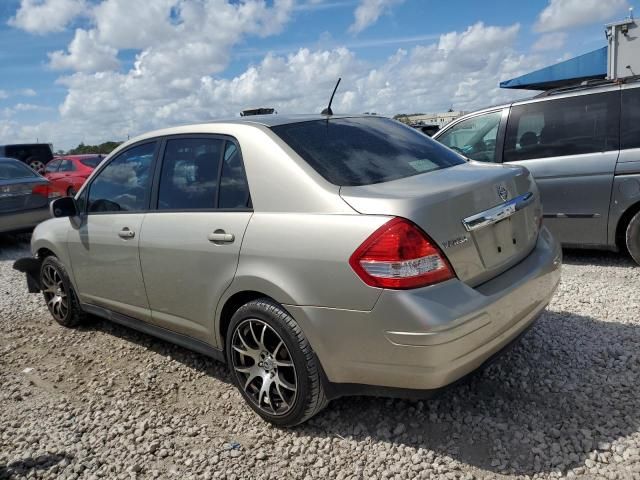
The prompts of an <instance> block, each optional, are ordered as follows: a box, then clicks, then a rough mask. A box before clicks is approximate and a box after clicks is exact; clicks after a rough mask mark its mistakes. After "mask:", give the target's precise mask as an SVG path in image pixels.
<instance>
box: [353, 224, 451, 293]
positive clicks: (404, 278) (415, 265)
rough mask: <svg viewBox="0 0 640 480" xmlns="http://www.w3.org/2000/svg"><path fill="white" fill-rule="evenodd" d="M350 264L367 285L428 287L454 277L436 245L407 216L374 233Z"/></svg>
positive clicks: (355, 253) (359, 248) (385, 225)
mask: <svg viewBox="0 0 640 480" xmlns="http://www.w3.org/2000/svg"><path fill="white" fill-rule="evenodd" d="M349 264H350V265H351V268H353V270H354V271H355V272H356V274H357V275H358V276H359V277H360V278H361V279H362V280H363V281H364V282H365V283H366V284H367V285H371V286H372V287H380V288H395V289H407V288H418V287H425V286H427V285H432V284H434V283H438V282H442V281H444V280H448V279H450V278H453V277H454V273H453V269H452V268H451V265H449V262H448V261H447V259H446V258H445V257H444V255H443V254H442V252H441V251H440V249H439V248H438V247H437V246H436V244H435V243H434V242H433V241H432V240H431V239H430V238H429V237H428V236H427V235H426V234H425V233H424V232H423V231H422V230H421V229H420V228H418V227H417V226H416V225H415V224H413V223H411V222H410V221H409V220H406V219H404V218H394V219H393V220H390V221H388V222H387V223H385V224H384V225H383V226H382V227H380V228H379V229H378V230H376V231H375V232H373V234H372V235H371V236H370V237H369V238H367V240H365V242H364V243H363V244H362V245H360V247H358V249H357V250H356V251H355V252H354V253H353V255H351V258H350V259H349Z"/></svg>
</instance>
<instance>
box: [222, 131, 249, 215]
mask: <svg viewBox="0 0 640 480" xmlns="http://www.w3.org/2000/svg"><path fill="white" fill-rule="evenodd" d="M249 205H250V200H249V185H248V183H247V177H246V175H245V173H244V167H243V165H242V157H241V156H240V151H239V149H238V146H237V145H236V144H235V143H233V142H227V143H226V147H225V150H224V158H223V163H222V176H221V178H220V200H219V205H218V207H219V208H247V207H249Z"/></svg>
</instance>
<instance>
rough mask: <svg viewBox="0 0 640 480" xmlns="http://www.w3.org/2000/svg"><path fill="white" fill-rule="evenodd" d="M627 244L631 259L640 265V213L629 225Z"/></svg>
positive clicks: (626, 235)
mask: <svg viewBox="0 0 640 480" xmlns="http://www.w3.org/2000/svg"><path fill="white" fill-rule="evenodd" d="M625 242H626V245H627V250H628V251H629V254H630V255H631V258H633V259H634V260H635V262H636V263H637V264H639V265H640V212H638V213H636V214H635V215H634V216H633V218H631V221H630V222H629V225H627V231H626V233H625Z"/></svg>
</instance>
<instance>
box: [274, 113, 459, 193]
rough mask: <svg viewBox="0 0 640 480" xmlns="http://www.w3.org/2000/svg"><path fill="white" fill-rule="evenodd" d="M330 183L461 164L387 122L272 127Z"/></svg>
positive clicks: (439, 147)
mask: <svg viewBox="0 0 640 480" xmlns="http://www.w3.org/2000/svg"><path fill="white" fill-rule="evenodd" d="M272 130H273V131H274V132H275V133H276V134H277V135H278V136H279V137H280V138H282V139H283V140H284V141H285V142H286V143H287V144H288V145H289V146H290V147H291V148H292V149H293V150H295V152H296V153H297V154H298V155H300V156H301V157H302V158H303V159H304V160H305V161H306V162H307V163H309V165H311V167H313V168H314V169H315V170H316V171H317V172H318V173H319V174H320V175H322V176H323V177H324V178H325V179H326V180H328V181H329V182H331V183H333V184H334V185H344V186H358V185H370V184H374V183H381V182H388V181H391V180H397V179H399V178H405V177H410V176H413V175H418V174H421V173H426V172H430V171H433V170H439V169H441V168H447V167H451V166H453V165H459V164H461V163H464V162H465V160H464V159H463V158H462V157H460V156H459V155H457V154H455V153H454V152H452V151H450V150H448V149H447V148H445V147H443V146H442V145H440V144H439V143H438V142H436V141H434V140H432V139H430V138H429V137H427V136H426V135H424V134H422V133H420V132H418V131H417V130H415V129H413V128H410V127H407V126H405V125H402V124H400V123H399V122H396V121H393V120H390V119H387V118H375V117H372V118H366V117H363V118H335V119H328V120H313V121H309V122H301V123H291V124H285V125H279V126H275V127H272Z"/></svg>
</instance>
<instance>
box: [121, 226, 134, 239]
mask: <svg viewBox="0 0 640 480" xmlns="http://www.w3.org/2000/svg"><path fill="white" fill-rule="evenodd" d="M118 236H119V237H120V238H133V237H135V236H136V232H134V231H133V230H129V227H124V228H123V229H122V230H120V231H119V232H118Z"/></svg>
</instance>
